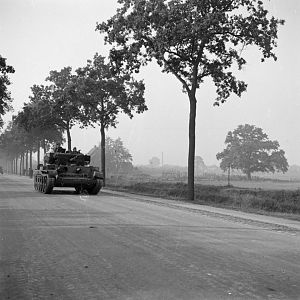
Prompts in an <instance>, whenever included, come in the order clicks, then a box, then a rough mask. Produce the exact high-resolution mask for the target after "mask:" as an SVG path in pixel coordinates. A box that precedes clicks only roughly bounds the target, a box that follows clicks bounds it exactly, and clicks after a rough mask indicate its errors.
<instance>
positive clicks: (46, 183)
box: [34, 175, 55, 194]
mask: <svg viewBox="0 0 300 300" xmlns="http://www.w3.org/2000/svg"><path fill="white" fill-rule="evenodd" d="M54 182H55V179H54V178H50V177H48V176H42V175H35V176H34V188H35V190H36V191H38V192H40V193H44V194H51V193H52V190H53V187H54Z"/></svg>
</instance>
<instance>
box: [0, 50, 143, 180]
mask: <svg viewBox="0 0 300 300" xmlns="http://www.w3.org/2000/svg"><path fill="white" fill-rule="evenodd" d="M46 82H47V83H48V84H46V85H34V86H32V88H31V93H32V94H31V95H30V97H29V101H28V102H27V103H24V106H23V108H22V109H21V111H20V112H18V114H17V115H16V116H14V117H13V120H12V122H11V123H10V124H9V126H8V127H7V129H6V130H5V131H4V132H3V133H2V135H1V136H0V148H1V149H2V152H4V154H5V156H6V157H7V158H8V161H10V169H11V170H12V171H13V172H15V173H16V172H17V166H18V160H20V170H21V169H27V167H29V168H32V152H37V160H38V164H39V161H40V148H43V149H44V152H45V151H47V150H48V149H49V147H50V146H51V145H52V144H53V143H54V142H62V141H63V140H64V139H63V136H64V133H66V136H67V147H68V150H71V149H72V137H71V129H72V127H73V126H74V125H76V124H78V125H79V126H80V127H81V128H83V127H87V126H93V127H94V126H97V125H98V126H99V127H100V135H101V171H102V172H103V174H104V176H105V131H106V129H108V128H109V127H111V126H112V127H115V126H116V125H117V116H118V114H119V113H121V112H122V113H125V114H126V115H128V116H129V117H130V118H132V117H133V113H134V112H136V113H142V112H143V111H145V110H147V106H146V104H145V99H144V90H145V87H144V83H143V81H137V80H135V79H134V78H133V76H131V75H130V74H128V72H120V71H118V72H117V71H116V69H115V68H114V67H113V65H112V64H111V63H109V62H106V61H105V58H104V57H103V56H101V55H99V54H95V56H94V58H93V60H88V61H87V65H86V66H84V67H80V68H78V69H76V70H75V72H72V68H71V67H65V68H63V69H61V70H60V71H51V72H50V74H49V76H48V77H47V78H46ZM28 156H29V163H27V161H28ZM24 164H25V166H24Z"/></svg>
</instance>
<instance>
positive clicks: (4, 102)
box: [0, 55, 15, 128]
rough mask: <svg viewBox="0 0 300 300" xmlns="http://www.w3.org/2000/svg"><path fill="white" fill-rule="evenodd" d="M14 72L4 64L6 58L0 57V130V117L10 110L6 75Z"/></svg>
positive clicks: (1, 121) (0, 121)
mask: <svg viewBox="0 0 300 300" xmlns="http://www.w3.org/2000/svg"><path fill="white" fill-rule="evenodd" d="M14 72H15V70H14V68H13V67H12V66H9V65H7V64H6V58H4V57H2V56H1V55H0V128H1V127H2V126H3V120H2V116H3V115H4V114H5V113H6V112H8V111H9V110H10V109H11V108H12V107H11V102H12V99H11V95H10V92H9V91H8V89H7V86H8V85H10V80H9V78H8V74H9V73H14Z"/></svg>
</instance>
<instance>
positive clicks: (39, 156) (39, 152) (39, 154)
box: [37, 141, 41, 165]
mask: <svg viewBox="0 0 300 300" xmlns="http://www.w3.org/2000/svg"><path fill="white" fill-rule="evenodd" d="M40 161H41V147H40V141H38V142H37V165H39V164H40Z"/></svg>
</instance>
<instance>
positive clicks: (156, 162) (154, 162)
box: [149, 156, 160, 168]
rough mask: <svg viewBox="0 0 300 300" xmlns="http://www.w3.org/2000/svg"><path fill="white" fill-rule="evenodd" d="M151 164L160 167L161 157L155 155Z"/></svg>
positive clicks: (150, 161)
mask: <svg viewBox="0 0 300 300" xmlns="http://www.w3.org/2000/svg"><path fill="white" fill-rule="evenodd" d="M149 164H150V166H151V167H154V168H158V167H159V166H160V159H159V158H158V157H156V156H153V157H152V158H151V159H150V160H149Z"/></svg>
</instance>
